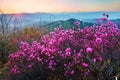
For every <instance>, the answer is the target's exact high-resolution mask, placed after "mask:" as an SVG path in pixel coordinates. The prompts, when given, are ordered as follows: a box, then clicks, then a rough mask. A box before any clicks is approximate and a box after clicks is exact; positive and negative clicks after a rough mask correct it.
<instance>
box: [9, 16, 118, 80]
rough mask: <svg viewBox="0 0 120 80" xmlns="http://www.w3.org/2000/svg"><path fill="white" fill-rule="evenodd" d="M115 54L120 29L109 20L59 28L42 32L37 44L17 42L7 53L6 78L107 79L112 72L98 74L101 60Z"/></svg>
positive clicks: (102, 69) (103, 60)
mask: <svg viewBox="0 0 120 80" xmlns="http://www.w3.org/2000/svg"><path fill="white" fill-rule="evenodd" d="M106 19H107V18H106ZM103 21H105V20H103ZM76 24H77V25H78V24H80V23H76ZM119 53H120V29H119V28H118V27H117V25H115V24H114V23H112V22H110V21H107V22H106V23H104V24H99V25H97V24H95V25H93V26H92V27H85V28H84V29H80V27H78V30H76V31H75V30H72V29H69V30H68V29H67V30H62V27H59V28H55V30H54V31H53V32H50V33H49V34H48V35H44V36H43V37H42V39H41V42H40V43H39V42H37V41H34V42H33V43H32V44H31V45H30V44H28V43H27V42H21V46H20V50H18V51H17V52H16V53H13V54H10V55H9V59H10V60H9V63H8V65H9V68H10V69H9V70H10V79H11V80H16V79H18V80H23V79H24V80H39V79H40V80H41V79H42V80H45V79H47V80H53V79H55V80H57V79H60V80H77V79H80V80H81V79H82V80H83V79H89V80H96V79H97V78H100V79H101V80H104V79H105V77H107V78H106V79H108V77H110V78H109V79H108V80H110V79H111V77H113V75H111V74H110V75H109V74H107V75H108V76H104V75H103V73H102V72H103V71H104V69H105V67H104V66H106V65H107V64H105V62H107V61H108V60H109V59H113V60H115V59H117V58H116V57H115V59H114V57H113V56H116V55H119ZM118 59H119V58H118ZM118 61H119V60H118ZM117 65H120V64H119V62H118V63H117ZM93 75H94V76H95V75H96V76H97V78H95V77H94V78H93ZM91 76H92V77H91Z"/></svg>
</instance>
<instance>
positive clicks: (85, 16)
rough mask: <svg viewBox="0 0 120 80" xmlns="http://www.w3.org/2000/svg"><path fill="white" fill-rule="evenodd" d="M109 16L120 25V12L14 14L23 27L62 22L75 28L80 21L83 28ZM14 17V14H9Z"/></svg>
mask: <svg viewBox="0 0 120 80" xmlns="http://www.w3.org/2000/svg"><path fill="white" fill-rule="evenodd" d="M103 13H106V14H109V16H110V17H109V19H110V20H112V21H113V22H115V23H116V24H118V25H120V12H68V13H21V14H14V16H16V17H17V18H18V21H19V22H20V24H21V25H22V26H27V25H28V26H29V25H32V24H36V23H37V24H38V23H39V24H42V25H47V24H49V23H51V24H52V25H55V26H57V23H56V22H60V23H61V24H62V25H63V26H65V25H66V24H67V25H68V26H73V22H74V21H75V19H76V20H79V21H80V22H81V26H82V25H83V24H84V25H85V24H89V25H91V24H93V23H96V21H97V19H99V18H101V17H102V14H103ZM9 15H13V14H9Z"/></svg>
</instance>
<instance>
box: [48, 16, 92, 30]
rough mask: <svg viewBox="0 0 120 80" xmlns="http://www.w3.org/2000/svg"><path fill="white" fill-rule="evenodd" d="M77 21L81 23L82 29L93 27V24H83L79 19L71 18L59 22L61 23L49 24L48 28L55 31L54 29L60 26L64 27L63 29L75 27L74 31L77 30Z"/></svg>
mask: <svg viewBox="0 0 120 80" xmlns="http://www.w3.org/2000/svg"><path fill="white" fill-rule="evenodd" d="M76 21H79V22H80V28H84V27H85V26H92V25H93V23H88V22H83V21H80V20H79V19H74V18H71V19H68V20H59V21H55V22H52V23H49V24H48V25H47V27H48V28H49V30H50V31H51V30H54V28H56V27H59V26H62V28H63V29H70V28H73V27H74V29H77V26H76V25H75V24H74V22H76Z"/></svg>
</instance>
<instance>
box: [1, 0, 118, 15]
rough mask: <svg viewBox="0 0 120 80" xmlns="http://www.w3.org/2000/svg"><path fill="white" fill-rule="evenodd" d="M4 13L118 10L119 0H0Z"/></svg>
mask: <svg viewBox="0 0 120 80" xmlns="http://www.w3.org/2000/svg"><path fill="white" fill-rule="evenodd" d="M0 9H1V10H2V11H4V12H5V13H13V12H14V13H34V12H48V13H52V12H93V11H94V12H96V11H120V0H0Z"/></svg>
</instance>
